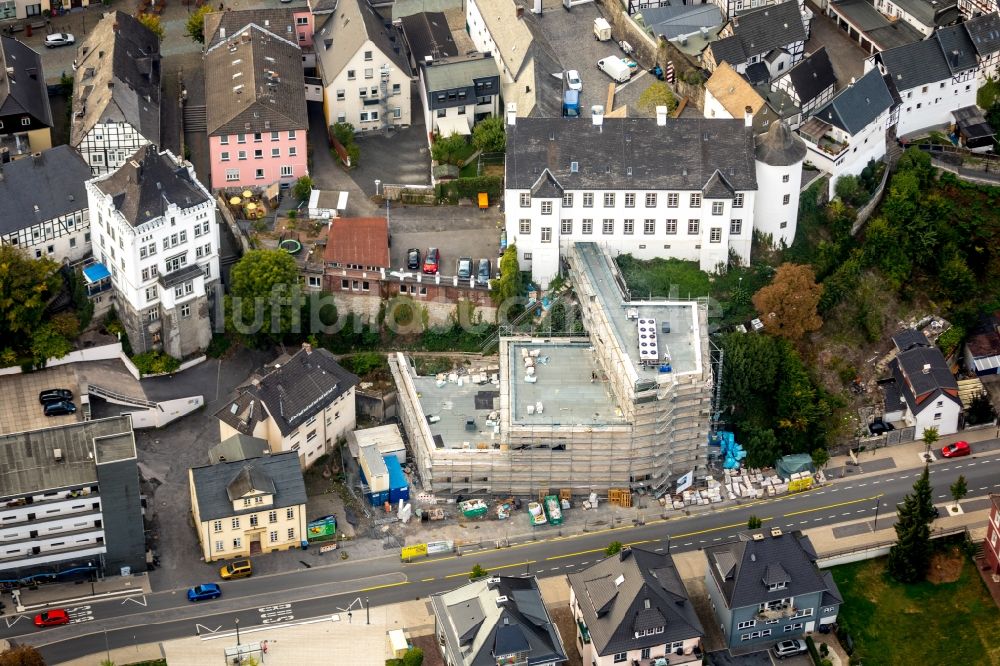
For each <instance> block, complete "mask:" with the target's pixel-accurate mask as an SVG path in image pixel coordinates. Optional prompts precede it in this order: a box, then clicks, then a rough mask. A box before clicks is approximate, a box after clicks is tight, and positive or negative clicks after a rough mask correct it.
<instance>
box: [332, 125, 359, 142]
mask: <svg viewBox="0 0 1000 666" xmlns="http://www.w3.org/2000/svg"><path fill="white" fill-rule="evenodd" d="M333 138H335V139H336V140H337V143H339V144H340V145H342V146H344V147H346V146H347V144H349V143H354V125H352V124H351V123H334V124H333Z"/></svg>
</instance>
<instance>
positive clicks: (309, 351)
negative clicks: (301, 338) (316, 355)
mask: <svg viewBox="0 0 1000 666" xmlns="http://www.w3.org/2000/svg"><path fill="white" fill-rule="evenodd" d="M302 350H303V351H305V353H306V354H312V353H313V346H312V345H311V344H309V343H308V342H303V343H302Z"/></svg>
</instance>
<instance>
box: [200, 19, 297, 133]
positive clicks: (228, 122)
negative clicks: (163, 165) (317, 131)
mask: <svg viewBox="0 0 1000 666" xmlns="http://www.w3.org/2000/svg"><path fill="white" fill-rule="evenodd" d="M204 67H205V98H206V100H207V105H206V113H207V115H206V123H207V126H208V134H209V136H224V135H230V134H238V133H241V132H262V133H266V132H285V131H288V130H302V131H305V130H306V129H307V128H308V127H309V118H308V114H307V113H306V99H305V96H304V95H303V94H302V91H303V87H304V86H305V81H304V78H303V77H304V75H303V70H302V50H301V49H300V48H299V47H298V44H296V43H295V42H289V41H287V40H286V39H285V38H284V37H275V35H274V33H272V32H269V31H268V30H265V29H264V28H259V27H257V25H256V24H252V25H249V26H246V27H245V28H243V29H242V30H240V31H238V32H236V33H235V34H232V35H230V36H229V37H228V38H227V39H226V40H225V41H223V42H220V43H218V44H216V45H215V46H214V47H212V48H211V49H209V50H208V52H207V53H206V54H205V62H204ZM234 77H235V78H234Z"/></svg>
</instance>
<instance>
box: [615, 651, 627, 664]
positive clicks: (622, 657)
mask: <svg viewBox="0 0 1000 666" xmlns="http://www.w3.org/2000/svg"><path fill="white" fill-rule="evenodd" d="M626 661H628V652H617V653H615V663H616V664H621V663H624V662H626Z"/></svg>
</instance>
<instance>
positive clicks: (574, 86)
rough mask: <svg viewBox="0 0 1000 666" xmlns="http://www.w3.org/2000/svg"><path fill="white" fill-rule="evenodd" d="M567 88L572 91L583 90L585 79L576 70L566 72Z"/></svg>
mask: <svg viewBox="0 0 1000 666" xmlns="http://www.w3.org/2000/svg"><path fill="white" fill-rule="evenodd" d="M566 87H568V88H569V89H570V90H583V79H581V78H580V72H578V71H576V70H575V69H571V70H569V71H568V72H566Z"/></svg>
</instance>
